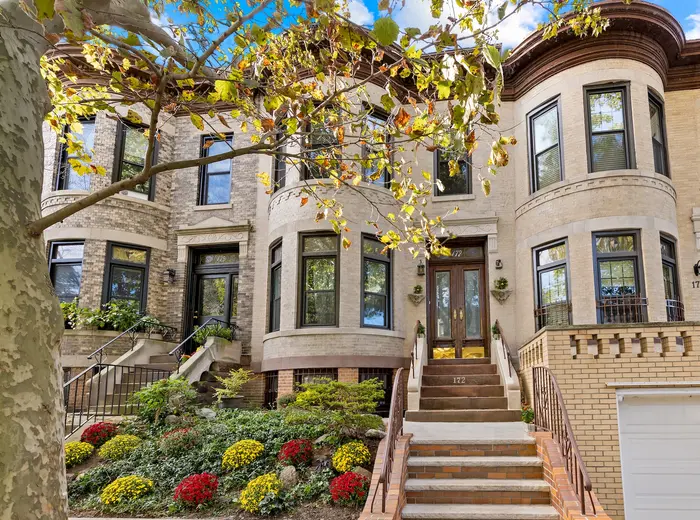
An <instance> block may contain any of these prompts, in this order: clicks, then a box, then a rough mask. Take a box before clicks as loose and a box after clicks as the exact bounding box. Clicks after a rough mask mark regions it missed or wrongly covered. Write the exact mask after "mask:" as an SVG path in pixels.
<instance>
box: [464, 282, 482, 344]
mask: <svg viewBox="0 0 700 520" xmlns="http://www.w3.org/2000/svg"><path fill="white" fill-rule="evenodd" d="M479 278H480V276H479V271H478V270H470V271H464V314H465V319H464V325H465V331H464V332H465V335H466V337H467V338H477V339H481V290H480V287H479V286H480V283H479V282H480V280H479Z"/></svg>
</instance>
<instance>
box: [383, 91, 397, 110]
mask: <svg viewBox="0 0 700 520" xmlns="http://www.w3.org/2000/svg"><path fill="white" fill-rule="evenodd" d="M380 101H381V103H382V106H383V107H384V110H386V111H387V112H391V111H392V109H393V108H394V106H396V104H395V103H394V100H393V99H391V96H390V95H389V94H384V95H383V96H382V97H381V99H380Z"/></svg>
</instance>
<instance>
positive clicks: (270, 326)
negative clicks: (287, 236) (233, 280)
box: [267, 238, 284, 332]
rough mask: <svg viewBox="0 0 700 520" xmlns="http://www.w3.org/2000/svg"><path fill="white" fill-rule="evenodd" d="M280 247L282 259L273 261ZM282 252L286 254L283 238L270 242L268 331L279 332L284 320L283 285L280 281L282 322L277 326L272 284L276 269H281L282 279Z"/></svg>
mask: <svg viewBox="0 0 700 520" xmlns="http://www.w3.org/2000/svg"><path fill="white" fill-rule="evenodd" d="M278 248H279V249H280V253H281V254H280V259H279V260H278V261H277V262H273V259H274V254H275V251H276V250H277V249H278ZM282 254H284V249H282V239H281V238H280V239H278V240H275V241H274V242H273V243H272V244H270V248H269V252H268V262H267V263H268V266H269V268H268V274H269V277H270V282H269V286H268V287H269V288H268V310H269V317H268V320H267V327H268V328H267V331H268V332H278V331H279V330H280V326H281V322H282V285H281V283H280V288H279V290H280V316H279V318H280V323H278V324H277V325H276V326H275V324H274V303H275V302H274V300H273V299H272V284H273V280H274V274H275V271H277V270H279V271H280V282H281V280H282Z"/></svg>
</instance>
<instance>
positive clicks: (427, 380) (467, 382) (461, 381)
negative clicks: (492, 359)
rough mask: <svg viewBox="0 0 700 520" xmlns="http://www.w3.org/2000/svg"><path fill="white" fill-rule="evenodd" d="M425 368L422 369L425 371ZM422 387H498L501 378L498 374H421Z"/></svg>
mask: <svg viewBox="0 0 700 520" xmlns="http://www.w3.org/2000/svg"><path fill="white" fill-rule="evenodd" d="M425 368H426V367H423V370H425ZM422 382H423V387H426V386H472V385H489V386H494V385H500V384H501V377H500V376H499V375H498V374H480V375H463V376H457V375H433V374H427V375H426V374H425V373H424V374H423V381H422Z"/></svg>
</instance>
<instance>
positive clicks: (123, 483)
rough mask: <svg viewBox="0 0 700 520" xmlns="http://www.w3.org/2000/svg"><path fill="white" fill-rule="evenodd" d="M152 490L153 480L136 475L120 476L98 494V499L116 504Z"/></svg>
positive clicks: (109, 503) (108, 503) (106, 503)
mask: <svg viewBox="0 0 700 520" xmlns="http://www.w3.org/2000/svg"><path fill="white" fill-rule="evenodd" d="M151 491H153V481H152V480H150V479H147V478H143V477H139V476H138V475H129V476H128V477H120V478H118V479H117V480H115V481H114V482H112V483H111V484H109V485H108V486H107V487H106V488H104V489H103V490H102V493H101V494H100V500H101V501H102V503H103V504H105V505H112V504H118V503H120V502H122V501H125V500H126V501H128V500H133V499H135V498H138V497H140V496H143V495H146V494H148V493H150V492H151Z"/></svg>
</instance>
